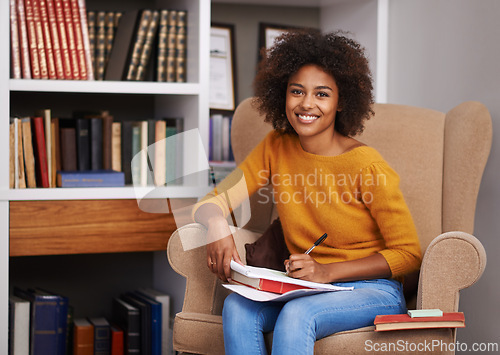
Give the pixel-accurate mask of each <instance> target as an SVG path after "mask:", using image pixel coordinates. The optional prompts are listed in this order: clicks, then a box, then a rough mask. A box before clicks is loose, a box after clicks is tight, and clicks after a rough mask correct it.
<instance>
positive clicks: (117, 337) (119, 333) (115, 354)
mask: <svg viewBox="0 0 500 355" xmlns="http://www.w3.org/2000/svg"><path fill="white" fill-rule="evenodd" d="M123 340H124V339H123V330H122V329H121V328H118V327H117V326H111V355H123V354H124V348H123V344H124V343H123Z"/></svg>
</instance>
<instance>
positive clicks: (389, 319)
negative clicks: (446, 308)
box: [373, 312, 465, 331]
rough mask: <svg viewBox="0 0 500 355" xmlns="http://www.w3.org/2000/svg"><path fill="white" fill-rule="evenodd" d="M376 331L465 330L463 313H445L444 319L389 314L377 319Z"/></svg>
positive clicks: (375, 322)
mask: <svg viewBox="0 0 500 355" xmlns="http://www.w3.org/2000/svg"><path fill="white" fill-rule="evenodd" d="M373 324H375V331H386V330H400V329H425V328H464V327H465V317H464V314H463V312H449V313H443V316H442V317H418V318H412V317H410V316H409V315H408V314H389V315H379V316H376V317H375V321H374V322H373Z"/></svg>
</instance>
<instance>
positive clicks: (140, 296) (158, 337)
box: [131, 291, 162, 355]
mask: <svg viewBox="0 0 500 355" xmlns="http://www.w3.org/2000/svg"><path fill="white" fill-rule="evenodd" d="M131 297H133V298H135V299H137V300H139V301H141V302H143V303H144V304H145V305H146V306H147V311H149V313H150V329H151V335H150V339H151V346H150V354H151V355H161V354H162V304H161V303H160V302H158V301H156V300H155V299H153V298H151V297H149V296H147V295H145V294H144V293H141V292H139V291H135V292H133V293H131Z"/></svg>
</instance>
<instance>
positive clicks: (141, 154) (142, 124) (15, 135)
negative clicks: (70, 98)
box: [10, 109, 184, 188]
mask: <svg viewBox="0 0 500 355" xmlns="http://www.w3.org/2000/svg"><path fill="white" fill-rule="evenodd" d="M183 125H184V123H183V119H182V118H166V119H149V120H137V121H123V122H119V121H114V120H113V116H111V115H110V114H109V112H108V111H99V112H94V113H92V112H81V111H79V112H75V113H74V115H73V117H72V118H57V117H53V116H52V115H51V110H50V109H44V110H40V111H37V112H35V116H33V117H24V118H12V119H11V124H10V188H26V187H28V188H35V187H43V188H47V187H56V186H59V187H97V186H102V187H104V186H124V185H128V184H132V183H134V185H136V186H147V185H155V186H163V185H165V184H166V183H167V182H169V183H172V181H173V180H175V179H176V177H177V176H181V175H182V174H181V171H182V146H180V145H176V144H167V139H171V138H170V137H173V138H175V137H174V136H175V135H176V134H177V133H180V132H182V131H183ZM134 157H136V158H134Z"/></svg>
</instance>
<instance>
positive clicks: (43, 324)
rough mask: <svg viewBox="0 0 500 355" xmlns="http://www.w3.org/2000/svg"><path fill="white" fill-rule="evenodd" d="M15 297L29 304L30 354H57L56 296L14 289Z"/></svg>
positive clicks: (57, 318)
mask: <svg viewBox="0 0 500 355" xmlns="http://www.w3.org/2000/svg"><path fill="white" fill-rule="evenodd" d="M14 293H15V295H16V296H18V297H21V298H24V299H27V300H29V301H30V302H31V307H30V309H31V329H30V343H31V345H30V349H31V350H30V354H32V355H54V354H59V353H58V351H59V334H58V329H59V322H60V318H59V301H60V297H59V296H56V295H39V294H35V293H32V292H28V291H23V290H20V289H15V291H14Z"/></svg>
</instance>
